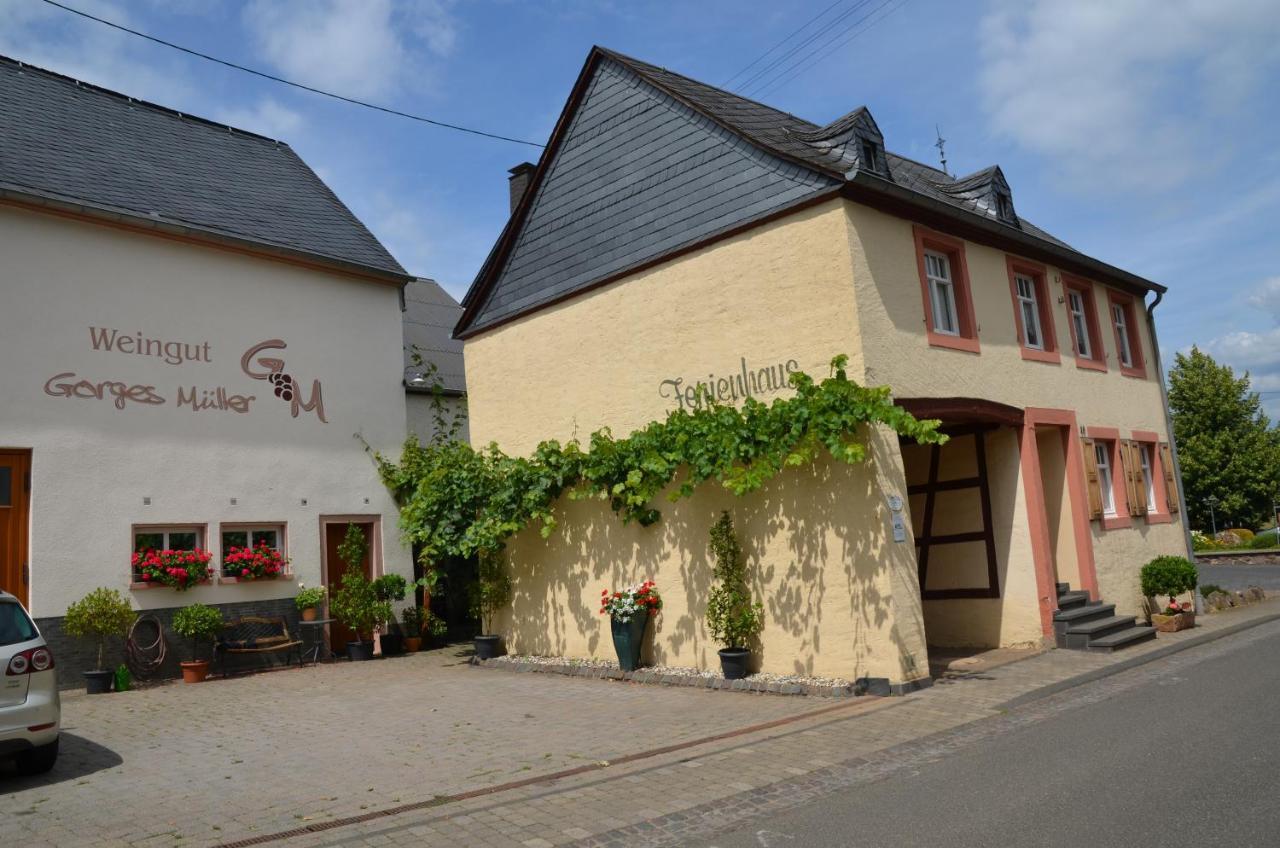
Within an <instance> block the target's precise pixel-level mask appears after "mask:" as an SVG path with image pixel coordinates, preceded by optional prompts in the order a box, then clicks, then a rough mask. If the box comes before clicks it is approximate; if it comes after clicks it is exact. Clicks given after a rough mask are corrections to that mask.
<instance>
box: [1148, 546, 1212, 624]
mask: <svg viewBox="0 0 1280 848" xmlns="http://www.w3.org/2000/svg"><path fill="white" fill-rule="evenodd" d="M1199 576H1200V575H1199V573H1198V572H1197V571H1196V567H1195V564H1194V563H1192V562H1191V561H1190V560H1188V559H1186V558H1185V557H1179V556H1162V557H1156V558H1155V559H1153V560H1151V562H1149V563H1147V564H1146V565H1144V566H1142V572H1141V575H1140V578H1139V579H1140V580H1141V583H1142V594H1143V596H1144V597H1145V598H1146V599H1147V614H1148V617H1149V618H1150V620H1151V624H1152V626H1153V627H1155V628H1156V630H1159V631H1161V632H1163V633H1171V632H1175V631H1178V630H1184V629H1186V628H1189V627H1195V625H1196V614H1195V609H1194V607H1192V606H1191V604H1190V603H1182V604H1180V603H1178V598H1177V596H1178V595H1180V594H1182V593H1183V592H1194V591H1195V588H1196V583H1197V582H1198V581H1199ZM1157 595H1168V596H1169V603H1168V604H1167V605H1166V606H1164V607H1161V606H1160V604H1159V603H1157V602H1156V600H1155V598H1156V596H1157Z"/></svg>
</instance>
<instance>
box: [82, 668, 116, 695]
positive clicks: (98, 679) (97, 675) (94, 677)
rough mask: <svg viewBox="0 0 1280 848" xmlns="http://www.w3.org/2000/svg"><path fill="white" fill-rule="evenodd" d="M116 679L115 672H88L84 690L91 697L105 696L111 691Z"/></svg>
mask: <svg viewBox="0 0 1280 848" xmlns="http://www.w3.org/2000/svg"><path fill="white" fill-rule="evenodd" d="M115 679H116V673H115V672H114V671H86V672H84V688H85V690H86V691H87V692H88V693H89V694H90V695H105V694H106V693H108V692H110V691H111V684H112V683H113V682H114V681H115Z"/></svg>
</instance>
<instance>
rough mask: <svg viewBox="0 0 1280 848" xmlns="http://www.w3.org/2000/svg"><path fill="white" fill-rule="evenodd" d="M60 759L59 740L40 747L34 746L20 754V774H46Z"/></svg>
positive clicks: (18, 762)
mask: <svg viewBox="0 0 1280 848" xmlns="http://www.w3.org/2000/svg"><path fill="white" fill-rule="evenodd" d="M57 761H58V740H57V739H55V740H53V741H52V742H50V743H49V744H48V745H41V746H40V747H38V748H32V749H31V750H29V751H23V752H22V753H20V754H18V758H17V764H18V774H21V775H26V776H27V777H30V776H32V775H36V774H44V773H45V772H47V771H48V770H49V769H51V768H53V764H54V763H56V762H57Z"/></svg>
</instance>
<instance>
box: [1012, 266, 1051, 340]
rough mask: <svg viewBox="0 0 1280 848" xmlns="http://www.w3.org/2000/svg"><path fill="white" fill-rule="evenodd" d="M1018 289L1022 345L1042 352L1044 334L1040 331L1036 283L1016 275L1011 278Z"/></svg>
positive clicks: (1028, 278)
mask: <svg viewBox="0 0 1280 848" xmlns="http://www.w3.org/2000/svg"><path fill="white" fill-rule="evenodd" d="M1013 280H1014V284H1015V285H1016V286H1017V289H1018V314H1019V315H1021V316H1022V334H1023V344H1025V345H1026V346H1027V347H1029V348H1031V349H1032V350H1044V332H1043V331H1042V330H1041V329H1040V304H1039V302H1038V300H1037V299H1036V283H1035V280H1033V279H1031V278H1030V277H1025V276H1023V275H1022V274H1018V275H1017V276H1015V277H1014V278H1013Z"/></svg>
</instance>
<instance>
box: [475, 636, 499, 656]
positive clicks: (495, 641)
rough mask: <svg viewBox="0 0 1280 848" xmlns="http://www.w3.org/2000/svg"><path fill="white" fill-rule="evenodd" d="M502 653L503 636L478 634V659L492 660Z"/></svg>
mask: <svg viewBox="0 0 1280 848" xmlns="http://www.w3.org/2000/svg"><path fill="white" fill-rule="evenodd" d="M501 654H502V637H501V636H477V637H476V659H478V660H491V659H493V658H494V657H496V656H500V655H501Z"/></svg>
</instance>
